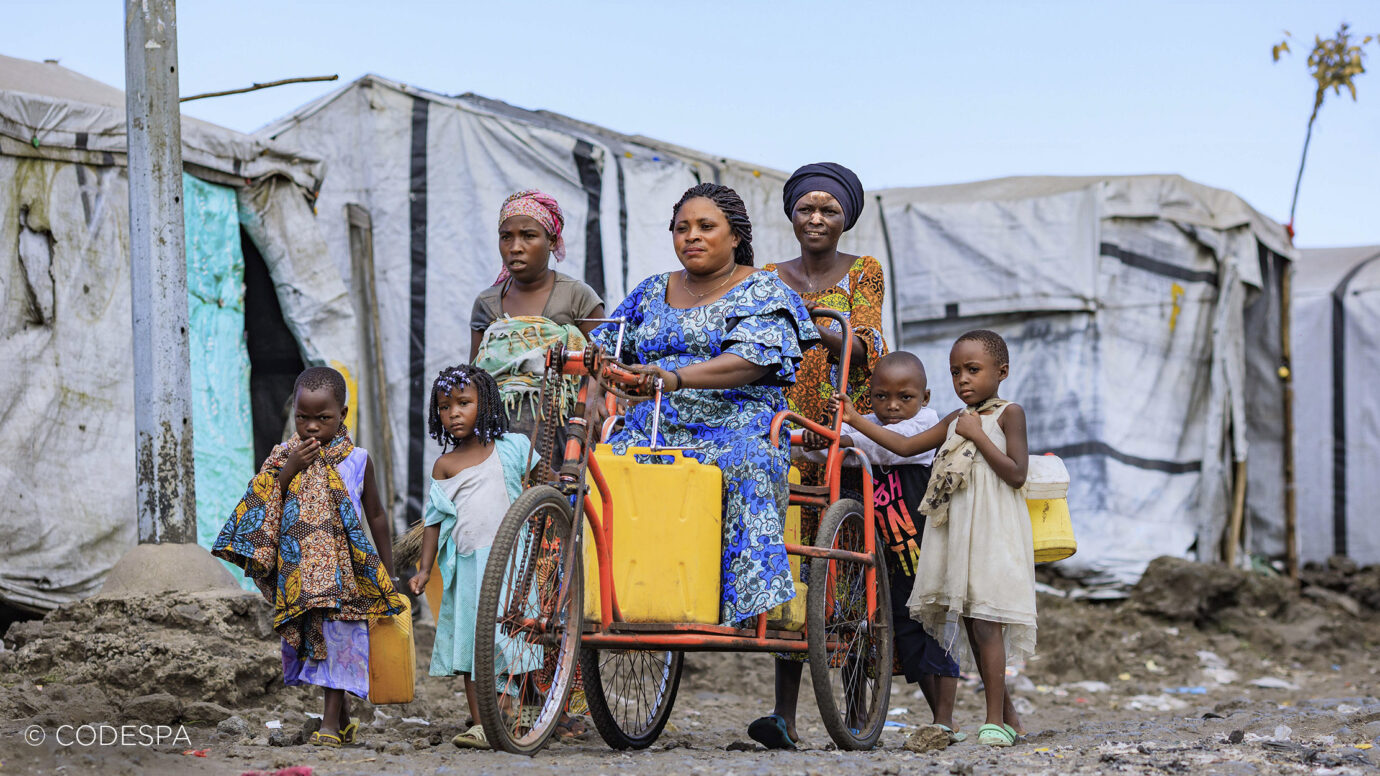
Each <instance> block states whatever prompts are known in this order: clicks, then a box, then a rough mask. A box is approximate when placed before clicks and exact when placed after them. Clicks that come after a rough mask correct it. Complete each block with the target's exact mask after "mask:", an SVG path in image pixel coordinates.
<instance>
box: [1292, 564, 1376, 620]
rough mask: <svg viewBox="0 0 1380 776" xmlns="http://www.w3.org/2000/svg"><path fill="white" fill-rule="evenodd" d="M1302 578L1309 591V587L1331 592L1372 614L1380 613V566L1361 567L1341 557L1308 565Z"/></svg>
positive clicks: (1302, 573) (1304, 568) (1305, 587)
mask: <svg viewBox="0 0 1380 776" xmlns="http://www.w3.org/2000/svg"><path fill="white" fill-rule="evenodd" d="M1299 578H1300V581H1302V582H1303V584H1304V589H1305V590H1307V589H1308V588H1309V587H1316V588H1321V589H1323V590H1330V591H1332V592H1334V593H1340V594H1342V595H1345V596H1347V597H1348V598H1350V599H1351V600H1353V601H1356V602H1358V603H1359V604H1362V605H1364V606H1366V607H1367V608H1369V609H1371V610H1372V611H1380V565H1377V566H1365V567H1360V566H1357V565H1356V562H1355V561H1353V560H1352V559H1351V558H1346V557H1342V556H1340V555H1337V556H1333V557H1331V558H1328V559H1327V562H1326V563H1308V564H1305V565H1304V567H1303V569H1302V571H1301V572H1300V574H1299ZM1332 600H1335V599H1332ZM1343 605H1345V604H1343Z"/></svg>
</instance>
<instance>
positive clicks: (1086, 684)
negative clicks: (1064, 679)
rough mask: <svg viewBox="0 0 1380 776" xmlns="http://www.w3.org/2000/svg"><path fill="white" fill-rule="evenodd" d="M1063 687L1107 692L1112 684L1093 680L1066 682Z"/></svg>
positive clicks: (1088, 691) (1090, 691)
mask: <svg viewBox="0 0 1380 776" xmlns="http://www.w3.org/2000/svg"><path fill="white" fill-rule="evenodd" d="M1127 678H1130V675H1129V674H1128V675H1127ZM1064 687H1066V688H1068V689H1070V690H1081V691H1083V692H1087V693H1096V692H1107V691H1108V690H1110V689H1112V686H1111V685H1109V684H1107V683H1106V682H1098V681H1095V680H1086V681H1082V682H1069V683H1068V684H1066V685H1064Z"/></svg>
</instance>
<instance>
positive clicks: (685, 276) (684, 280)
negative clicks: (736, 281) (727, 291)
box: [680, 266, 738, 299]
mask: <svg viewBox="0 0 1380 776" xmlns="http://www.w3.org/2000/svg"><path fill="white" fill-rule="evenodd" d="M736 274H738V267H737V266H734V267H733V269H732V270H730V271H729V273H728V277H726V278H724V279H723V281H722V282H720V283H719V285H717V286H714V287H713V288H711V289H709V290H708V291H705V292H704V293H703V294H697V293H695V292H694V291H693V290H691V288H690V273H688V272H686V271H685V270H681V271H680V284H681V285H682V286H683V287H684V288H685V290H686V291H688V292H689V293H690V295H691V296H693V297H695V298H696V299H703V298H705V297H706V296H709V295H710V294H712V293H714V292H715V291H718V290H719V289H721V288H723V287H724V286H725V285H726V284H727V283H728V281H730V280H732V279H733V276H734V275H736Z"/></svg>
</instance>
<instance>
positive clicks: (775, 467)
mask: <svg viewBox="0 0 1380 776" xmlns="http://www.w3.org/2000/svg"><path fill="white" fill-rule="evenodd" d="M671 232H672V234H673V235H674V240H675V249H676V256H677V257H678V258H679V259H680V263H681V266H682V267H683V269H681V270H679V271H677V272H671V273H667V274H663V275H653V276H652V277H650V278H647V279H646V280H644V281H642V283H641V284H639V285H638V287H637V288H636V289H634V290H633V292H632V293H631V294H629V295H628V298H627V299H624V300H623V302H622V304H620V305H618V309H617V310H615V311H614V313H613V317H615V318H618V317H625V318H627V321H628V322H627V328H626V331H625V335H624V343H623V351H622V360H624V361H626V362H628V363H629V364H630V366H631V367H632V368H633V369H634V370H636V371H639V372H643V373H646V374H652V375H655V376H658V377H660V378H661V379H662V380H663V381H664V385H665V390H666V391H667V392H668V393H666V394H665V395H664V397H663V399H662V412H661V422H660V425H659V427H658V430H659V433H658V436H657V440H656V441H657V442H658V443H660V444H662V445H667V446H697V447H698V449H696V450H692V451H688V452H687V455H690V456H692V457H694V458H696V459H697V460H699V461H701V462H702V463H709V464H715V465H718V466H719V467H720V468H721V469H723V473H724V479H723V482H724V493H723V598H722V601H721V605H720V610H719V616H720V622H721V623H723V624H725V625H732V624H735V623H738V622H741V621H743V620H746V619H748V618H751V617H754V616H756V615H758V614H760V613H762V612H765V611H768V610H769V609H772V608H773V607H775V606H778V605H780V604H782V603H785V602H786V601H788V600H790V599H791V598H792V597H794V596H795V588H794V586H793V585H792V583H791V575H790V566H789V565H788V564H787V561H786V548H785V546H784V539H783V533H784V527H785V514H786V501H787V491H786V473H787V470H788V469H789V466H790V454H789V447H790V445H789V441H788V440H786V439H785V434H784V433H783V439H782V444H781V447H779V448H776V447H773V446H772V444H771V440H770V433H769V432H770V427H771V420H772V417H773V416H774V415H775V414H776V413H777V412H779V411H781V410H784V409H786V396H785V387H786V386H788V385H790V384H792V383H793V382H794V381H795V370H796V367H797V366H798V365H799V363H800V359H801V357H802V354H803V352H804V351H805V350H806V349H808V348H809V347H810V346H811V345H813V344H814V343H815V342H816V341H817V340H818V339H819V334H818V332H817V331H816V330H815V327H814V325H813V324H812V323H811V322H810V314H809V312H808V311H807V310H806V309H805V305H804V303H803V302H802V301H801V300H800V297H799V296H798V295H797V294H796V293H795V292H794V291H792V290H791V289H790V288H789V287H787V286H786V284H785V283H783V282H782V281H781V279H780V278H779V277H778V276H777V275H775V274H773V273H770V272H762V271H761V270H758V269H755V268H753V266H752V224H751V223H750V222H749V220H748V217H747V208H746V207H745V206H744V205H743V201H742V199H741V198H739V197H738V195H737V194H736V193H735V192H734V191H733V190H732V189H730V188H728V187H726V186H719V185H717V184H712V183H703V184H700V185H698V186H695V187H694V188H691V189H690V190H689V191H687V192H685V194H684V196H682V197H681V200H680V202H678V203H676V208H675V215H674V217H673V219H672V221H671ZM616 337H617V326H616V325H612V324H606V325H604V326H602V327H600V328H598V329H595V330H594V332H593V334H592V335H591V339H592V340H593V341H594V342H595V343H596V344H598V345H600V346H602V347H603V348H604V349H605V350H608V351H612V349H613V345H614V340H615V338H616ZM651 419H652V402H642V403H639V404H635V405H633V406H632V408H631V409H630V410H629V412H628V414H627V416H626V417H625V419H624V421H625V424H624V428H623V430H622V431H620V432H618V433H617V434H615V435H614V436H613V438H612V439H611V440H610V442H612V443H613V446H614V450H615V451H616V452H619V453H622V452H624V451H626V450H627V449H628V448H629V447H633V446H639V445H647V444H650V442H651V441H652V440H651V438H650V433H651Z"/></svg>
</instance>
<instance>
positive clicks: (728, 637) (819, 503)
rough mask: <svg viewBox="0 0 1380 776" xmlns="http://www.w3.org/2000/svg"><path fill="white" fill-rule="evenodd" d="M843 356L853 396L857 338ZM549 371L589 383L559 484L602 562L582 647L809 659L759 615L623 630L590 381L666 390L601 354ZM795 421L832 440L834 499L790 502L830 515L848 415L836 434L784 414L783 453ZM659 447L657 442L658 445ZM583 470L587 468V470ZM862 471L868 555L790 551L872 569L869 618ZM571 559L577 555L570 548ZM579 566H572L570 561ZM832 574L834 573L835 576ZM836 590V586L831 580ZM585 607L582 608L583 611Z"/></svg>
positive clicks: (829, 471) (570, 359) (868, 501)
mask: <svg viewBox="0 0 1380 776" xmlns="http://www.w3.org/2000/svg"><path fill="white" fill-rule="evenodd" d="M813 314H814V315H816V316H820V317H828V318H832V319H834V320H837V321H839V322H840V323H841V324H842V330H843V331H844V332H847V331H848V327H847V321H846V319H844V318H843V316H841V315H839V314H838V313H835V312H833V311H832V310H815V311H814V313H813ZM843 342H844V345H843V354H842V358H841V359H840V360H839V363H840V368H839V373H840V377H839V385H838V386H837V387H838V392H839V393H840V394H843V395H847V391H848V364H849V362H850V360H851V357H852V349H853V338H852V336H845V337H844V340H843ZM547 368H548V369H549V370H555V371H558V372H560V373H561V374H565V375H577V376H581V377H585V378H587V379H586V380H584V381H583V383H582V385H581V386H580V392H579V397H578V400H577V402H576V405H575V407H576V411H575V412H573V413H572V414H571V417H570V423H571V426H570V432H571V433H570V434H569V438H568V441H567V442H566V449H565V451H564V463H563V465H562V466H561V468H560V480H561V484H562V485H564V486H565V487H566V488H568V489H569V490H570V492H572V493H580V494H581V503H580V505H581V506H582V507H583V509H581V510H577V511H578V512H583V515H584V517H585V518H586V519H588V521H589V527H590V534H591V535H592V536H593V537H594V547H595V557H596V558H597V560H598V565H599V569H598V574H599V603H600V607H599V610H600V621H599V622H598V623H597V624H596V623H586V625H585V633H584V634H583V635H582V637H581V639H582V641H583V643H585V644H587V645H589V646H590V647H595V648H621V649H668V650H677V651H684V652H694V651H748V652H805V651H807V650H808V649H809V647H808V645H807V641H806V638H807V635H806V631H805V630H804V629H802V630H801V631H799V632H793V631H768V629H767V615H766V614H765V613H763V614H760V615H758V616H757V618H756V622H755V623H754V625H755V627H753V628H733V627H729V626H723V625H706V624H699V623H662V624H646V623H629V622H623V620H622V611H621V610H620V609H619V606H618V592H617V589H616V588H615V585H614V581H613V570H612V569H613V542H614V536H613V521H612V520H606V519H605V518H606V517H607V516H610V515H612V514H613V495H612V493H611V492H610V490H609V487H608V483H607V480H606V479H605V477H604V473H603V471H602V470H601V469H600V467H599V460H598V459H597V458H595V457H594V456H593V455H592V447H591V446H590V445H588V444H586V440H587V434H588V431H589V425H588V422H587V421H586V420H585V418H584V413H583V410H584V407H585V406H586V400H587V399H588V397H589V386H590V383H591V381H592V380H597V381H598V382H600V383H602V384H603V385H605V386H606V387H607V386H615V385H616V386H623V387H626V388H629V389H632V390H633V391H642V392H647V393H652V394H653V400H655V401H658V402H659V401H660V400H661V391H660V386H659V385H656V384H654V383H653V380H652V378H651V377H649V376H648V375H645V374H642V373H639V372H633V371H630V370H628V369H627V368H626V367H624V366H623V365H622V364H619V363H617V362H615V361H612V360H610V359H608V358H606V357H605V356H604V355H603V353H602V352H601V351H600V350H599V349H597V348H589V349H586V350H575V351H567V350H565V349H563V348H561V347H559V346H558V347H556V348H553V349H552V350H551V351H550V352H549V353H548V354H547ZM605 402H606V407H607V408H608V410H609V415H610V419H609V420H608V421H606V422H604V423H603V424H602V427H601V428H600V429H599V431H600V433H599V437H598V439H599V441H606V440H607V437H608V433H609V431H610V429H611V428H612V426H613V423H612V420H613V414H614V412H615V410H616V406H615V397H614V395H613V394H606V395H605ZM787 421H790V422H793V423H796V424H797V425H799V426H801V427H803V428H805V429H809V430H810V431H813V432H815V433H816V434H819V435H820V436H822V437H824V438H825V439H827V440H829V447H828V453H827V458H826V463H825V469H824V471H825V474H824V476H825V481H826V482H827V483H828V485H829V497H828V498H827V499H826V498H824V497H823V496H818V495H810V494H796V493H793V494H791V496H790V503H791V504H792V505H794V506H810V507H817V508H820V509H824V508H827V507H828V506H829V505H830V504H832V503H834V502H836V501H838V500H839V489H840V479H841V474H842V467H843V457H844V455H845V454H846V453H847V452H848V451H846V450H842V449H840V446H839V440H840V437H841V429H842V424H843V418H842V414H841V413H839V414H837V415H836V416H835V417H834V421H833V424H832V428H831V427H829V426H824V425H821V424H819V423H816V422H814V421H812V420H810V419H809V418H805V417H802V416H800V415H798V414H796V413H794V412H789V411H783V412H778V413H777V414H776V416H775V417H774V418H772V422H771V431H770V433H771V440H772V444H773V445H774V446H777V447H779V446H780V440H781V430H782V426H783V424H784V423H785V422H787ZM800 435H801V432H795V433H794V434H793V435H792V441H793V442H799V441H800V440H799V437H800ZM653 441H655V440H653ZM581 464H583V466H581ZM862 471H863V504H862V507H863V518H864V527H863V547H864V552H863V553H857V552H850V551H847V550H839V549H821V548H818V547H810V546H804V545H799V544H786V553H787V554H788V555H797V556H801V557H807V558H828V559H833V560H842V561H850V562H854V563H862V564H864V565H865V566H866V572H865V574H866V586H867V611H868V612H875V611H876V603H877V568H876V564H875V563H874V562H873V558H874V557H875V555H874V553H875V551H876V524H875V522H874V518H873V506H872V493H873V483H872V473H871V471H869V469H868V467H867V466H863V467H862ZM586 473H587V474H588V476H589V477H590V478H592V479H593V481H594V483H595V485H596V486H597V487H598V488H599V493H600V494H601V496H602V498H601V502H602V503H600V504H598V505H596V504H595V503H594V500H593V499H592V498H591V497H590V495H589V494H588V492H587V491H586V490H585V480H584V475H585V474H586ZM575 528H576V530H580V519H579V516H578V515H577V518H576V520H575ZM570 551H571V553H572V554H573V551H574V550H573V547H572V548H571V550H570ZM571 560H573V558H571ZM831 573H832V572H831ZM829 582H830V583H832V580H829ZM826 590H827V593H826V595H828V596H829V597H830V598H832V594H833V585H832V584H827V587H826ZM568 594H569V590H568V588H567V589H566V590H563V591H562V593H561V596H562V597H564V596H566V595H568ZM581 605H583V604H581ZM831 605H832V600H828V599H826V610H827V609H828V608H829V607H830V606H831Z"/></svg>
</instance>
